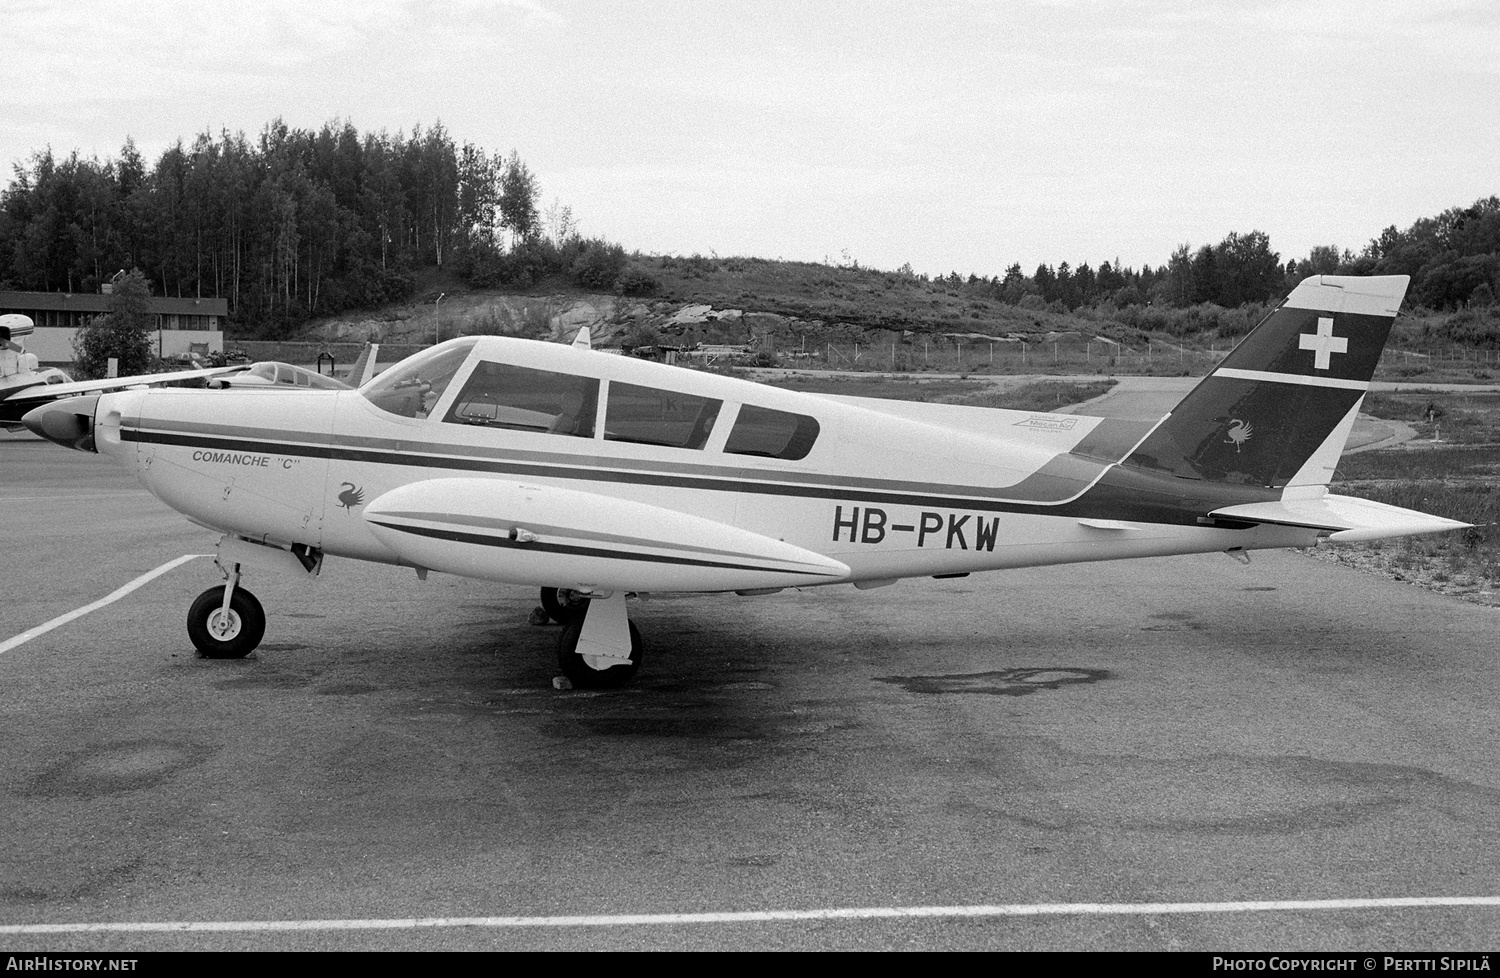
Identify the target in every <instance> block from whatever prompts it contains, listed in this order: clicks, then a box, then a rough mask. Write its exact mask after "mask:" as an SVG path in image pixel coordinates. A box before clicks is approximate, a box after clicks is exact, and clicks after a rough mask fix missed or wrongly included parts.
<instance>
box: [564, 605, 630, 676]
mask: <svg viewBox="0 0 1500 978" xmlns="http://www.w3.org/2000/svg"><path fill="white" fill-rule="evenodd" d="M581 634H583V619H582V617H580V618H579V619H578V620H576V621H571V622H568V624H567V626H566V627H565V628H564V629H563V632H562V634H561V635H559V636H558V637H557V667H558V668H559V669H561V670H562V674H563V675H564V676H567V677H568V679H569V681H571V682H572V683H573V688H574V689H618V688H619V687H621V686H623V685H625V684H626V683H628V682H630V680H631V678H632V677H633V676H634V675H635V671H636V670H637V669H639V668H640V667H641V633H640V632H639V631H637V630H636V627H635V622H631V623H630V662H629V663H621V664H619V665H613V666H606V667H604V668H603V669H599V668H596V667H595V666H593V665H592V664H590V662H589V659H591V658H592V656H585V655H579V654H578V636H579V635H581Z"/></svg>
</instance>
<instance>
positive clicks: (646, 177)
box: [0, 0, 1500, 275]
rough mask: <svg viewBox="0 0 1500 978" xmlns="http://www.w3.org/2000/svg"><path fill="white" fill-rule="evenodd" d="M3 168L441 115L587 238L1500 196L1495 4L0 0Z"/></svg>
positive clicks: (1366, 234) (1032, 225) (1140, 219)
mask: <svg viewBox="0 0 1500 978" xmlns="http://www.w3.org/2000/svg"><path fill="white" fill-rule="evenodd" d="M0 63H3V65H4V70H5V80H4V82H0V164H3V165H4V166H5V168H6V169H5V171H4V172H5V181H4V182H6V183H8V182H9V177H10V166H11V165H12V164H14V163H17V162H23V161H25V160H26V159H28V158H29V157H30V156H31V154H32V153H33V152H34V151H36V150H38V149H41V148H43V147H46V146H51V148H52V150H53V152H54V153H57V154H66V153H68V152H71V151H73V150H75V149H76V150H78V151H80V152H81V153H82V154H83V155H85V156H88V155H94V156H98V157H100V158H105V157H118V155H119V150H120V147H121V146H122V145H123V144H124V142H125V139H126V137H127V136H130V137H133V138H134V139H135V142H136V144H137V146H138V147H139V148H140V150H141V151H142V153H143V154H144V155H145V157H146V158H147V160H148V161H150V162H154V161H155V160H156V158H157V156H158V155H159V154H160V153H161V151H162V150H163V149H164V148H166V147H167V146H169V145H170V144H171V143H172V142H174V141H175V140H176V139H178V138H182V139H183V140H184V141H185V142H188V143H190V142H191V141H192V138H193V136H194V135H196V134H198V133H201V132H204V131H209V132H213V133H218V132H219V131H220V130H221V129H228V130H230V131H244V132H245V133H246V134H248V135H249V136H251V137H254V136H255V135H257V134H258V133H259V132H260V130H261V128H262V127H263V126H264V125H265V124H266V123H267V122H268V121H270V120H271V119H273V118H276V117H278V116H280V117H281V118H283V119H285V120H286V122H287V123H288V124H289V125H291V126H295V127H303V128H317V127H319V126H320V125H322V124H323V123H325V122H327V121H329V120H332V119H336V118H337V119H345V120H348V121H349V122H352V123H353V124H354V126H355V127H356V128H357V129H358V130H359V131H360V132H362V133H363V132H367V131H375V130H381V129H386V130H390V131H396V130H405V131H410V129H411V127H412V126H413V125H414V124H416V123H421V124H423V125H424V126H425V125H429V124H431V123H432V122H434V121H438V120H441V121H442V123H443V125H444V126H446V127H447V128H448V130H449V132H450V133H451V134H452V135H453V137H454V138H455V140H457V141H458V142H460V143H461V142H464V141H468V142H472V143H475V144H477V145H479V146H482V147H484V148H486V149H488V150H490V151H492V152H498V153H508V152H509V151H510V150H512V149H515V150H517V151H519V153H520V154H521V157H522V159H523V160H525V161H526V163H527V164H528V165H529V166H530V167H531V169H532V171H533V172H534V173H535V174H536V175H537V176H538V178H539V180H540V183H541V187H542V192H543V203H544V204H548V203H551V202H552V201H553V200H554V199H557V200H561V201H562V202H563V203H565V204H568V205H570V206H571V207H572V208H573V212H574V215H575V216H576V217H577V219H578V220H579V222H580V224H581V229H582V231H583V232H584V233H585V234H587V235H600V236H603V237H606V238H609V239H611V240H614V241H618V242H620V243H621V244H623V245H625V246H626V247H627V248H629V249H639V250H641V251H646V252H657V253H663V254H683V255H687V254H692V253H694V252H698V253H702V254H709V253H710V252H717V253H718V254H719V255H757V256H763V257H768V258H775V257H784V258H788V259H802V260H811V261H822V260H824V259H825V258H827V259H829V260H832V261H834V262H836V263H837V262H840V261H842V260H844V256H845V253H847V255H848V256H849V257H852V258H853V259H854V260H857V261H858V262H859V263H860V264H861V265H867V266H874V267H877V268H886V269H893V268H896V267H899V266H900V265H901V264H902V263H904V262H910V263H911V265H912V266H913V268H915V269H916V270H917V271H921V272H929V273H945V272H948V271H951V270H957V271H960V272H962V273H969V272H975V273H978V274H984V275H992V274H997V273H1000V272H1003V270H1004V269H1005V267H1006V266H1007V265H1009V264H1010V263H1011V262H1017V261H1018V262H1020V263H1021V265H1022V266H1023V268H1025V270H1026V271H1027V272H1028V273H1030V272H1031V271H1032V270H1034V269H1035V267H1036V266H1037V264H1038V263H1041V262H1047V263H1049V264H1057V263H1060V262H1063V261H1067V262H1070V263H1072V264H1074V265H1077V264H1079V263H1081V262H1088V263H1089V264H1091V265H1093V266H1095V267H1096V268H1097V267H1098V265H1099V263H1100V262H1102V261H1105V260H1110V261H1113V260H1114V259H1116V258H1119V259H1120V260H1121V261H1122V262H1123V263H1124V264H1126V265H1130V266H1134V267H1139V266H1140V265H1142V264H1145V263H1149V264H1153V265H1157V264H1163V263H1165V262H1166V261H1167V259H1168V258H1169V257H1170V255H1171V252H1172V249H1173V248H1174V247H1176V246H1177V245H1179V244H1183V243H1190V244H1192V245H1193V246H1194V247H1197V246H1198V245H1202V244H1211V243H1217V242H1218V241H1219V240H1221V239H1222V238H1223V237H1224V236H1225V235H1226V234H1228V233H1229V232H1230V231H1241V232H1245V231H1250V230H1262V231H1265V232H1266V233H1268V234H1269V235H1270V237H1271V244H1272V247H1273V248H1274V249H1276V250H1277V251H1279V252H1280V253H1281V256H1282V259H1283V260H1286V259H1288V258H1300V257H1304V256H1306V254H1307V252H1308V250H1309V249H1310V248H1311V247H1312V246H1314V245H1318V244H1337V245H1339V246H1340V247H1347V248H1353V249H1355V250H1358V249H1359V248H1360V247H1362V246H1363V245H1364V244H1365V242H1367V241H1368V240H1369V239H1370V238H1373V237H1375V236H1376V235H1378V234H1379V232H1380V230H1381V229H1382V228H1384V227H1386V226H1388V225H1391V224H1395V225H1397V226H1398V227H1402V228H1405V227H1407V226H1408V225H1410V224H1411V222H1412V221H1414V220H1416V219H1417V218H1419V217H1426V216H1431V215H1434V214H1436V213H1438V212H1439V211H1442V210H1443V209H1445V208H1448V207H1452V206H1455V205H1467V204H1470V203H1472V202H1473V201H1474V200H1476V199H1478V198H1480V197H1486V196H1489V195H1491V194H1497V193H1500V3H1497V2H1495V0H1422V2H1395V0H1360V2H1351V3H1342V2H1327V0H1258V2H1257V0H1222V2H1220V0H1180V2H1177V0H1163V2H1124V0H1031V2H983V0H921V2H896V0H859V2H851V3H842V2H826V0H790V2H780V0H765V2H758V0H724V2H710V0H690V2H680V3H669V2H645V0H641V2H632V0H621V2H616V3H603V2H588V0H296V2H290V0H253V2H246V0H235V2H232V3H220V2H216V0H193V2H191V3H188V2H178V0H140V2H103V0H0Z"/></svg>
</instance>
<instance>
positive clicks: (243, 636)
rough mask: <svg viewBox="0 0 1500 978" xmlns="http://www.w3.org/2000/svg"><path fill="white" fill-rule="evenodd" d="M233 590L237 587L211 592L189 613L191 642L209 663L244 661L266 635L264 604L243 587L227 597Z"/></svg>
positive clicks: (213, 588)
mask: <svg viewBox="0 0 1500 978" xmlns="http://www.w3.org/2000/svg"><path fill="white" fill-rule="evenodd" d="M234 576H235V577H236V578H238V577H239V575H238V574H236V575H234ZM231 587H233V583H231V584H225V585H223V586H222V587H211V588H209V589H208V590H207V591H204V592H203V593H202V594H200V595H198V598H197V600H195V601H194V602H193V605H192V607H191V608H189V609H188V620H187V630H188V638H190V639H192V640H193V645H194V647H196V648H197V649H198V651H199V652H201V653H203V657H204V658H205V659H243V658H244V657H245V656H247V655H249V654H250V653H251V652H252V651H254V650H255V647H256V646H257V645H259V644H260V640H261V637H262V636H263V635H265V633H266V613H265V610H264V609H263V608H261V606H260V601H259V600H258V599H257V598H256V597H255V595H253V594H251V593H250V592H249V591H247V590H245V589H244V588H242V587H235V588H234V590H233V591H232V593H230V594H228V595H226V594H225V593H224V592H225V591H226V590H228V589H229V588H231ZM226 597H227V598H228V600H227V601H226V600H225V598H226Z"/></svg>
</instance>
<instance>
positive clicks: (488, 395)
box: [443, 362, 599, 438]
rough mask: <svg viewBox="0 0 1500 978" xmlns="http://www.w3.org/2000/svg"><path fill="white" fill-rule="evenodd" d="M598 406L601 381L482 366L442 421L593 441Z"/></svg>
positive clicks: (499, 365)
mask: <svg viewBox="0 0 1500 978" xmlns="http://www.w3.org/2000/svg"><path fill="white" fill-rule="evenodd" d="M598 405H599V381H597V380H595V379H594V378H592V377H578V376H575V375H573V374H560V373H556V372H554V371H551V370H535V369H533V368H531V367H517V366H513V365H511V364H508V363H490V362H483V363H480V364H479V365H478V366H476V367H475V368H474V372H473V373H472V374H470V375H469V379H468V380H467V381H465V382H464V386H463V389H462V390H460V391H459V392H458V396H457V397H456V398H454V399H453V407H452V408H450V409H449V411H448V416H447V417H445V418H444V419H443V420H444V421H451V422H453V423H454V424H469V425H480V426H482V427H486V428H509V429H511V430H512V431H535V432H542V433H549V434H554V435H572V436H574V437H576V438H592V437H594V416H595V414H596V413H597V411H598Z"/></svg>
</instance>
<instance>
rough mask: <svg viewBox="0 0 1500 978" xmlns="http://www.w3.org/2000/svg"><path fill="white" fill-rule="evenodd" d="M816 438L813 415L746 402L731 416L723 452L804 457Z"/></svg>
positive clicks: (787, 457) (764, 456) (792, 457)
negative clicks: (737, 412)
mask: <svg viewBox="0 0 1500 978" xmlns="http://www.w3.org/2000/svg"><path fill="white" fill-rule="evenodd" d="M817 438H818V422H817V419H816V418H810V417H808V416H807V415H805V414H791V413H789V412H787V411H773V410H771V409H770V408H763V407H755V406H754V405H752V404H745V405H742V406H741V407H740V413H739V416H738V417H737V418H735V419H734V428H733V429H732V430H731V431H730V432H729V441H727V442H725V444H724V452H725V454H728V455H759V456H761V457H763V458H784V459H788V460H791V461H795V460H796V459H799V458H806V457H807V453H808V452H810V451H812V447H813V442H814V441H816V440H817Z"/></svg>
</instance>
